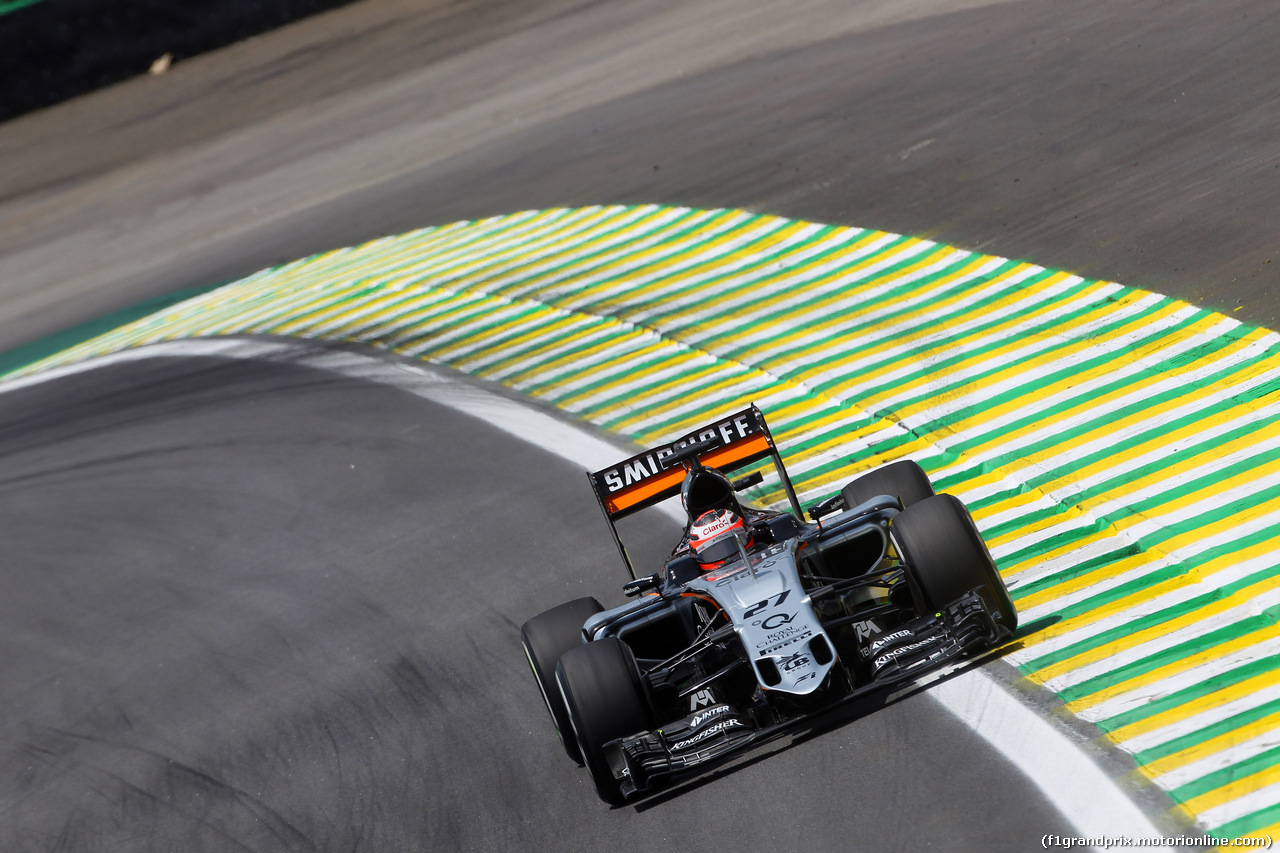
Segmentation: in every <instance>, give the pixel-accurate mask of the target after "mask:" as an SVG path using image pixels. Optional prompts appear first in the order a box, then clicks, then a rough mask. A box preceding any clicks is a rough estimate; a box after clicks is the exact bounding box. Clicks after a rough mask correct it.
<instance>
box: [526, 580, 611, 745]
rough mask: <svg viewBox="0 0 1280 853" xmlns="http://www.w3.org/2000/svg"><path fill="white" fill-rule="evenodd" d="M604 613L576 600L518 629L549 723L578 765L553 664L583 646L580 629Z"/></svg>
mask: <svg viewBox="0 0 1280 853" xmlns="http://www.w3.org/2000/svg"><path fill="white" fill-rule="evenodd" d="M602 610H604V608H603V607H601V606H600V602H598V601H596V600H595V599H594V598H579V599H575V600H574V601H570V602H567V603H565V604H561V605H560V606H559V607H553V608H551V609H550V610H548V611H546V612H545V613H539V614H538V615H537V616H535V617H533V618H532V619H530V620H529V621H528V622H526V623H524V627H523V628H521V629H520V644H521V645H522V646H524V654H525V657H526V658H528V659H529V666H530V667H531V668H532V669H533V677H534V678H535V679H536V680H537V682H538V689H539V690H541V691H542V701H544V702H546V703H547V710H548V711H550V712H551V723H552V724H553V725H554V726H555V727H556V735H557V736H558V737H559V738H560V743H561V745H563V746H564V752H565V755H568V756H569V757H570V758H572V759H573V760H574V761H576V762H577V763H578V764H581V763H582V754H581V753H580V752H579V751H578V742H577V740H575V739H574V737H573V728H572V727H571V726H570V725H569V712H568V711H567V710H565V707H564V699H563V698H562V697H561V696H560V687H559V685H557V684H556V664H557V663H558V662H559V661H560V656H561V655H563V654H564V653H565V652H567V651H569V649H572V648H574V647H576V646H580V645H582V626H583V623H585V622H586V621H587V620H588V619H589V618H591V617H592V616H594V615H596V614H597V613H599V612H600V611H602Z"/></svg>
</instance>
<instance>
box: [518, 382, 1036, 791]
mask: <svg viewBox="0 0 1280 853" xmlns="http://www.w3.org/2000/svg"><path fill="white" fill-rule="evenodd" d="M766 459H768V460H771V461H772V462H773V473H774V475H775V476H776V478H777V484H778V485H779V486H780V487H781V489H782V491H783V492H785V494H786V496H787V501H788V503H789V505H790V511H785V512H784V511H770V510H761V509H756V508H753V507H751V506H744V505H743V503H742V502H741V501H740V500H739V498H738V496H737V492H739V491H743V490H745V489H748V488H750V487H752V486H755V485H759V484H760V483H762V482H763V475H762V473H761V472H759V471H756V472H754V473H752V474H750V475H748V476H745V477H742V478H741V479H738V480H736V481H731V480H730V479H729V478H728V477H727V476H726V472H730V473H732V472H734V471H738V470H740V469H742V468H744V467H747V466H750V465H753V464H754V463H757V462H760V461H762V460H766ZM588 477H589V479H590V481H591V486H592V489H593V490H594V492H595V494H596V498H597V500H598V501H599V503H600V507H601V509H602V510H603V512H604V516H605V519H606V521H607V522H608V526H609V530H610V532H611V533H612V536H613V540H614V542H615V544H616V545H617V547H618V552H619V554H620V555H621V556H622V560H623V562H624V563H625V564H626V566H627V568H628V570H629V571H630V573H631V577H632V580H631V581H630V582H628V583H626V584H625V585H624V586H623V591H624V592H625V593H626V594H627V595H628V596H631V597H633V598H634V599H635V600H633V601H630V602H628V603H626V604H624V605H622V606H620V607H615V608H613V609H611V610H605V609H604V608H603V607H601V605H600V603H599V602H598V601H597V600H596V599H594V598H580V599H577V600H576V601H570V602H568V603H566V604H562V605H560V606H559V607H556V608H553V609H551V610H548V611H547V612H545V613H542V614H540V615H538V616H535V617H533V618H532V619H530V620H529V621H528V622H526V623H525V624H524V626H523V630H522V631H521V640H522V643H523V646H524V650H525V653H526V655H527V656H528V659H529V665H530V666H531V667H532V668H533V674H534V677H535V678H536V679H537V682H538V687H539V688H540V689H541V691H542V696H543V698H544V699H545V700H546V704H547V708H548V710H549V711H550V712H551V719H552V722H553V723H554V724H555V728H556V731H557V733H558V734H559V735H560V739H561V742H562V744H563V746H564V751H565V752H566V753H567V754H568V756H569V757H570V758H572V759H573V760H575V761H577V762H578V763H580V764H585V765H586V767H587V769H588V770H589V771H590V773H591V778H592V780H593V782H594V783H595V787H596V791H597V792H598V793H599V795H600V797H601V799H603V800H604V801H605V802H607V803H610V804H613V805H621V804H623V803H624V802H626V801H627V800H628V799H630V798H633V797H635V796H637V795H640V794H643V793H644V792H647V791H650V790H652V789H654V788H655V787H656V786H657V785H659V784H661V783H662V782H664V781H670V780H671V779H672V778H673V777H677V776H679V775H681V774H686V773H689V772H695V771H697V770H698V769H705V768H706V767H707V766H708V765H709V764H711V763H712V762H718V761H721V760H723V759H725V758H726V757H727V756H730V755H732V754H733V753H736V752H739V751H741V750H742V749H744V748H746V747H747V746H748V745H751V744H754V743H759V742H761V741H762V740H765V739H768V738H772V737H776V736H777V735H779V734H781V733H783V732H784V731H786V730H788V729H790V728H792V727H794V726H796V725H797V724H799V723H801V722H803V721H805V720H807V719H811V718H812V717H813V716H814V715H815V714H816V713H817V712H819V711H823V710H826V709H828V708H830V707H832V706H833V705H835V704H837V703H840V702H843V701H847V700H849V699H852V698H855V697H858V696H862V695H864V694H867V693H869V692H871V691H875V690H881V689H884V688H886V687H889V686H892V685H900V684H903V683H906V682H909V681H912V680H914V679H916V678H917V677H919V676H920V675H921V674H923V673H925V672H927V671H930V670H933V669H936V668H938V667H940V666H942V665H943V664H945V663H946V662H948V661H952V660H954V659H956V658H959V657H960V656H962V655H966V654H971V653H976V652H982V651H985V650H988V649H990V648H992V647H993V646H995V645H997V644H999V643H1000V642H1002V641H1003V640H1004V639H1006V638H1008V637H1011V636H1012V635H1013V632H1014V631H1015V630H1016V628H1017V619H1018V617H1017V611H1016V610H1015V608H1014V606H1013V602H1012V601H1011V600H1010V598H1009V593H1008V591H1007V590H1006V588H1005V585H1004V582H1003V580H1002V579H1001V578H1000V574H999V573H998V572H997V571H996V568H995V564H994V563H993V562H992V560H991V555H990V553H989V552H988V550H987V547H986V545H985V544H984V543H983V541H982V537H981V535H980V534H979V533H978V530H977V528H976V527H975V526H974V523H973V519H972V518H971V516H970V515H969V512H968V510H967V509H966V508H965V506H964V504H963V503H961V502H960V500H958V499H957V498H955V497H953V496H951V495H947V494H940V495H937V494H934V489H933V486H932V484H931V483H930V481H929V478H928V476H927V475H926V474H925V472H924V471H923V470H922V469H921V468H920V467H919V466H918V465H917V464H915V463H914V462H910V461H900V462H895V463H892V464H889V465H885V466H882V467H880V468H878V469H875V470H872V471H871V472H869V473H866V474H864V475H862V476H861V477H858V478H857V479H855V480H853V481H852V482H850V483H849V484H847V485H846V486H845V487H844V488H843V489H841V491H840V493H839V494H837V495H834V496H832V497H831V498H828V499H827V500H825V501H823V502H822V503H820V504H818V505H816V506H814V507H812V508H811V509H810V511H809V516H810V519H811V520H810V521H805V519H804V511H803V509H802V508H801V506H800V501H799V499H798V498H797V496H796V493H795V489H794V487H793V486H792V483H791V480H790V478H789V477H788V475H787V471H786V468H785V467H784V466H783V463H782V457H781V455H780V454H779V452H778V450H777V447H776V446H775V444H774V441H773V436H772V435H771V434H770V432H769V427H768V425H767V424H766V423H765V419H764V415H763V413H762V412H761V411H760V410H759V409H758V408H756V407H755V406H751V407H750V408H748V409H745V410H743V411H740V412H736V413H734V414H732V415H729V416H728V417H725V418H722V419H720V420H718V421H715V422H713V423H711V424H708V425H707V426H705V427H703V428H701V429H698V430H695V431H694V432H692V433H690V434H689V435H686V436H683V437H682V438H680V439H678V440H676V441H673V442H671V443H669V444H664V445H661V446H659V447H655V448H652V449H649V450H646V451H644V452H643V453H640V454H637V455H635V456H632V457H630V458H629V459H624V460H623V461H621V462H619V463H618V464H616V465H614V466H612V467H610V468H606V469H604V470H601V471H595V472H589V473H588ZM677 494H679V495H680V497H681V500H682V502H683V504H684V508H685V511H686V513H687V514H688V519H689V523H688V525H687V527H686V529H685V532H684V535H683V536H682V538H681V541H680V542H679V543H678V544H677V545H676V547H675V549H674V550H673V552H672V554H671V557H670V558H669V559H667V560H666V563H665V565H664V566H663V568H662V571H660V572H657V573H655V574H653V575H650V576H647V577H639V578H637V577H636V573H635V569H634V567H633V566H632V564H631V560H630V557H629V556H628V554H627V550H626V548H625V547H624V546H623V544H622V540H621V539H620V538H619V535H618V529H617V526H616V523H615V522H616V521H617V520H618V519H620V518H622V517H624V516H627V515H630V514H632V513H634V512H638V511H639V510H642V509H645V508H646V507H651V506H653V505H655V504H657V503H658V502H660V501H663V500H666V499H668V498H671V497H674V496H675V495H677Z"/></svg>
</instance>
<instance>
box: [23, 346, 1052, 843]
mask: <svg viewBox="0 0 1280 853" xmlns="http://www.w3.org/2000/svg"><path fill="white" fill-rule="evenodd" d="M0 453H3V458H4V459H5V460H6V461H5V470H4V477H3V480H2V481H0V507H2V508H3V511H0V541H3V542H4V543H5V550H6V554H7V559H6V561H5V568H4V578H5V586H6V588H7V589H9V590H11V591H12V592H11V594H9V595H7V596H6V597H5V599H4V601H3V602H0V609H2V619H3V624H4V625H5V630H4V631H3V632H2V633H0V649H3V659H4V660H6V661H7V666H6V677H5V679H4V684H3V686H0V691H3V693H2V694H0V695H3V701H2V702H0V707H3V708H4V715H3V717H0V720H2V722H0V726H2V727H3V728H2V731H3V741H2V742H3V747H0V768H3V773H0V802H4V803H5V810H4V820H3V822H0V846H3V847H4V849H6V850H52V849H58V850H124V849H139V850H169V849H174V850H177V849H181V850H227V849H247V850H286V849H287V850H356V849H360V850H494V849H511V850H516V849H519V850H582V849H602V848H608V849H617V850H646V849H657V848H666V847H667V846H669V845H671V844H676V843H678V845H679V846H681V847H685V846H688V847H693V848H700V849H707V848H714V847H719V846H721V845H725V844H728V845H729V846H731V847H740V848H744V849H764V848H767V847H770V846H774V845H776V846H777V848H778V849H815V850H829V849H847V846H846V845H848V844H849V843H851V841H850V840H851V839H853V838H867V837H871V838H876V839H877V842H876V847H877V849H886V850H921V849H947V850H960V849H963V850H1027V849H1030V848H1031V847H1032V846H1034V844H1036V843H1038V840H1039V838H1040V836H1041V835H1043V834H1045V833H1057V834H1063V835H1069V834H1071V830H1070V827H1069V826H1067V825H1065V824H1064V822H1063V821H1062V820H1061V818H1059V817H1058V816H1057V814H1056V812H1055V811H1054V810H1053V809H1052V807H1050V806H1049V805H1048V804H1047V803H1046V802H1044V800H1043V798H1041V797H1040V796H1038V795H1036V794H1033V793H1028V791H1027V787H1028V786H1027V783H1026V780H1025V779H1023V778H1021V777H1020V776H1019V775H1018V774H1016V773H1014V772H1011V771H1010V770H1008V769H1007V767H1006V766H1005V765H1004V764H1003V763H1002V761H1001V760H1000V759H999V758H998V757H995V756H993V755H992V753H991V751H990V750H989V749H988V748H987V747H986V746H985V745H984V744H982V743H981V742H980V741H979V740H978V738H977V737H976V736H975V735H973V734H972V733H971V732H969V731H968V730H967V729H965V727H964V726H963V725H962V724H961V723H959V722H957V721H956V720H954V719H953V718H952V717H951V716H950V715H949V714H947V713H946V712H945V711H943V710H941V709H940V708H939V707H938V706H936V705H935V704H934V703H932V702H931V701H930V700H929V699H928V698H927V697H926V696H923V695H916V696H911V697H909V698H907V699H905V700H902V701H900V702H897V703H895V704H891V705H889V706H887V707H885V708H881V709H879V710H875V711H874V712H873V713H868V714H866V715H865V716H859V715H860V714H861V713H862V712H863V711H864V710H865V709H854V712H851V713H850V714H849V715H842V716H840V717H838V718H837V719H835V720H834V721H833V723H834V725H835V727H834V728H832V729H830V730H826V731H823V732H821V733H819V734H817V735H816V736H813V737H810V738H807V739H801V740H799V741H797V742H795V743H789V742H783V743H778V744H775V745H772V746H769V747H764V748H761V749H757V750H756V751H755V752H753V753H752V754H751V756H750V757H749V759H748V760H746V761H744V762H739V763H738V764H736V765H734V766H733V767H731V768H729V769H726V770H721V771H717V772H715V773H713V774H711V775H710V776H708V777H705V778H703V779H700V780H698V781H699V783H700V784H696V785H694V786H693V787H689V788H680V789H677V791H676V792H675V793H674V794H669V795H665V796H660V797H655V798H652V799H650V800H646V801H642V802H641V803H640V804H639V805H638V807H627V808H623V809H619V810H610V809H608V808H607V807H606V806H604V805H603V804H602V803H600V802H599V801H598V800H596V798H595V795H594V792H593V791H592V790H591V787H590V783H589V782H588V780H587V777H586V774H585V771H582V770H579V769H578V768H576V767H575V766H574V765H572V764H571V763H570V762H569V761H568V760H567V759H565V758H564V756H563V754H562V753H561V751H560V748H559V745H558V743H557V742H556V741H555V738H554V735H553V734H552V731H551V729H550V726H549V724H548V720H547V719H546V711H545V708H544V707H543V706H542V702H541V698H540V697H539V695H538V693H537V689H536V687H535V685H534V683H533V680H532V678H531V677H530V675H529V673H528V669H527V665H526V664H525V662H524V660H523V657H522V655H521V652H520V646H519V625H520V623H521V622H523V621H524V619H526V618H527V617H528V616H529V615H531V614H532V613H535V612H538V611H540V610H542V609H545V608H546V607H550V606H553V605H555V604H557V603H559V602H561V601H563V600H567V599H570V598H575V597H578V596H581V595H595V596H597V597H599V598H600V599H601V600H603V601H615V600H616V599H618V597H619V596H618V592H617V589H618V584H619V582H620V581H621V579H622V578H623V577H624V572H623V569H622V566H621V563H620V562H619V561H618V559H617V554H616V552H615V551H614V550H613V546H612V544H611V543H610V542H609V540H608V536H607V534H606V533H605V530H604V526H603V523H602V522H601V521H600V519H599V517H598V516H599V510H598V509H597V508H596V507H595V505H594V504H593V502H592V499H591V497H590V495H589V493H588V492H587V490H585V489H583V488H582V487H581V486H582V472H581V471H580V470H578V469H577V468H576V467H575V466H573V465H572V464H569V463H566V462H564V461H562V460H559V459H557V458H553V457H548V456H547V455H545V454H544V453H543V452H541V451H535V450H533V449H531V448H530V447H529V446H528V445H526V444H524V443H523V442H520V441H518V440H515V439H513V438H511V437H510V436H507V435H505V434H503V433H501V432H499V431H498V430H496V429H494V428H492V427H489V426H487V425H485V424H483V423H480V422H478V421H475V420H473V419H472V418H469V417H465V416H461V415H458V414H456V413H451V412H450V411H449V410H447V409H444V408H443V407H441V406H439V405H438V404H435V403H431V402H428V401H425V400H421V399H419V398H416V397H414V396H412V395H410V394H408V393H406V392H403V391H399V390H396V389H392V388H386V387H383V386H379V385H372V384H368V383H364V382H358V381H355V380H351V379H345V378H342V377H339V376H336V375H334V374H329V373H325V372H321V371H317V370H313V369H309V368H305V367H300V366H295V365H290V364H274V363H263V362H234V361H225V360H221V359H204V358H200V359H196V358H193V359H157V360H154V361H147V362H142V363H140V364H131V365H126V366H113V367H109V368H103V369H100V370H95V371H92V372H89V373H85V374H81V375H79V376H76V377H72V378H69V379H62V380H59V381H57V382H52V383H47V384H42V385H37V386H34V387H31V388H26V389H21V390H18V391H14V392H10V393H7V394H3V395H0ZM669 524H670V523H669V522H667V524H666V525H661V524H660V525H656V526H649V525H645V526H642V527H640V528H639V529H635V530H633V531H632V532H633V535H635V536H637V537H639V538H640V540H641V541H644V540H651V541H663V542H665V541H667V538H668V537H669V536H670V534H671V531H670V530H668V529H666V527H667V526H669ZM922 802H927V803H928V806H927V808H922V807H921V803H922ZM997 826H998V827H999V830H998V833H997V832H996V831H995V830H994V827H997Z"/></svg>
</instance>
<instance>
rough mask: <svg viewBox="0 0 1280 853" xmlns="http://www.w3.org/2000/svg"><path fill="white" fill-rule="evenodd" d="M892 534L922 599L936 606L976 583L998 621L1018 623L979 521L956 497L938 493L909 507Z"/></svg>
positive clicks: (895, 522)
mask: <svg viewBox="0 0 1280 853" xmlns="http://www.w3.org/2000/svg"><path fill="white" fill-rule="evenodd" d="M892 534H893V539H894V541H895V543H896V544H897V547H898V553H899V556H900V557H901V558H902V561H903V562H904V563H906V565H907V566H908V567H909V569H910V571H911V573H912V575H913V576H914V577H915V580H916V583H917V584H918V585H919V588H920V592H921V594H922V595H923V597H924V602H923V605H924V607H926V608H929V609H930V610H932V611H935V612H936V611H938V610H940V609H941V608H943V607H945V606H946V605H947V604H950V603H951V602H952V601H955V600H956V599H957V598H959V597H960V596H962V595H964V594H965V593H967V592H969V590H971V589H974V588H976V587H981V588H982V589H981V590H980V592H981V595H982V598H983V600H984V601H985V602H986V604H987V607H988V608H990V609H991V611H992V612H994V613H997V614H999V616H1000V624H1001V625H1002V626H1003V627H1005V628H1008V629H1009V631H1010V633H1012V632H1014V631H1016V630H1017V629H1018V611H1017V608H1015V607H1014V606H1013V600H1012V599H1011V598H1010V597H1009V590H1008V588H1006V587H1005V585H1004V579H1003V578H1001V577H1000V573H999V572H998V571H996V564H995V562H994V561H992V559H991V552H990V551H988V550H987V545H986V543H985V542H983V541H982V534H981V533H979V532H978V526H977V525H976V524H974V523H973V517H972V516H971V515H969V510H968V509H966V508H965V505H964V504H963V503H962V502H961V501H960V499H959V498H957V497H955V496H954V495H936V496H934V497H931V498H925V499H924V500H922V501H920V502H919V503H916V504H913V505H912V506H910V507H907V508H906V509H905V510H903V511H902V512H901V513H899V514H898V515H897V517H896V518H894V520H893V528H892Z"/></svg>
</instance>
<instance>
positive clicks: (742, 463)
mask: <svg viewBox="0 0 1280 853" xmlns="http://www.w3.org/2000/svg"><path fill="white" fill-rule="evenodd" d="M695 444H696V445H698V448H699V449H698V450H697V451H696V454H694V453H693V451H689V452H687V453H682V452H681V451H682V450H684V449H685V448H687V447H690V445H695ZM704 448H705V449H704ZM691 454H693V455H696V456H697V458H698V461H699V462H701V464H702V465H704V466H706V467H708V468H716V469H719V470H720V471H722V472H723V473H724V474H726V475H728V474H730V473H732V472H734V471H738V470H741V469H742V468H745V467H747V466H748V465H752V464H754V463H756V462H759V461H760V460H762V459H771V460H772V461H773V466H774V469H775V470H776V471H777V473H778V479H779V480H780V481H781V482H782V488H783V489H784V490H785V491H786V493H787V499H788V500H789V501H790V503H791V507H792V510H793V511H794V512H795V514H796V517H797V518H799V519H803V518H804V510H802V509H801V508H800V500H799V498H797V497H796V492H795V488H794V487H793V486H792V485H791V478H790V477H788V476H787V469H786V468H785V467H784V466H783V464H782V456H781V455H780V454H779V453H778V448H777V446H776V445H775V444H774V442H773V435H772V434H771V433H770V432H769V425H768V424H767V423H765V419H764V413H763V412H761V411H760V409H759V408H757V407H756V406H754V405H752V406H751V407H749V408H746V409H743V410H742V411H740V412H735V413H734V414H732V415H727V416H725V417H723V418H721V419H719V420H717V421H713V422H711V423H709V424H707V425H706V426H702V427H699V428H698V429H696V430H694V431H693V432H691V433H689V434H688V435H685V436H681V437H680V438H678V439H676V440H675V441H672V442H669V443H667V444H660V445H658V446H657V447H651V448H649V449H648V450H644V451H641V452H640V453H637V454H636V455H635V456H632V457H630V458H628V459H624V460H622V461H621V462H618V463H617V464H615V465H611V466H609V467H608V468H605V469H603V470H600V471H588V472H587V479H589V480H590V481H591V488H592V491H594V492H595V495H596V500H597V501H598V502H599V504H600V509H601V511H602V512H604V517H605V520H606V521H607V522H609V531H610V533H612V534H613V541H614V544H616V545H617V546H618V553H619V554H621V555H622V561H623V562H624V563H626V565H627V570H628V571H629V572H630V573H631V577H632V578H633V579H634V578H635V577H636V570H635V566H633V565H632V564H631V557H630V556H629V555H628V554H627V549H626V547H625V546H624V545H623V544H622V539H621V538H619V536H618V527H617V525H616V523H615V522H616V521H617V520H618V519H619V518H625V517H626V516H628V515H631V514H632V513H635V512H639V511H640V510H642V509H645V508H647V507H651V506H653V505H654V504H656V503H659V502H661V501H664V500H666V499H667V498H671V497H675V496H676V495H678V494H680V486H681V484H682V483H683V482H684V476H685V471H686V467H685V465H684V464H682V460H681V458H679V457H687V456H689V455H691ZM668 465H670V466H671V467H667V466H668Z"/></svg>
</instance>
